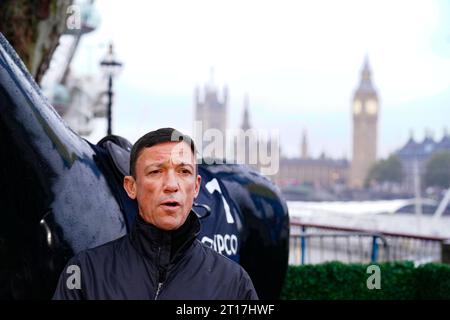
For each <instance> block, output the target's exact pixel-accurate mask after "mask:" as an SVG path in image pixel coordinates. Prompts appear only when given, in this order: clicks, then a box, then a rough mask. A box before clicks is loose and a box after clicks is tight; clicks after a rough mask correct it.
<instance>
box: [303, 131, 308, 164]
mask: <svg viewBox="0 0 450 320" xmlns="http://www.w3.org/2000/svg"><path fill="white" fill-rule="evenodd" d="M301 157H302V159H308V158H309V155H308V138H307V134H306V129H303V136H302V154H301Z"/></svg>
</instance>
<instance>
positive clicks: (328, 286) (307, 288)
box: [281, 262, 450, 300]
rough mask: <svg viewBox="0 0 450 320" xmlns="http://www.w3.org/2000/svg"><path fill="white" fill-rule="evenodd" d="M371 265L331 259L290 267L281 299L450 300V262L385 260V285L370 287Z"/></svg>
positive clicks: (382, 282) (382, 268)
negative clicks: (369, 269)
mask: <svg viewBox="0 0 450 320" xmlns="http://www.w3.org/2000/svg"><path fill="white" fill-rule="evenodd" d="M369 265H370V264H344V263H341V262H329V263H324V264H319V265H303V266H289V268H288V272H287V275H286V280H285V283H284V287H283V291H282V294H281V299H287V300H336V299H345V300H347V299H351V300H373V299H381V300H392V299H395V300H397V299H450V265H444V264H436V263H429V264H425V265H421V266H419V267H415V266H414V264H413V263H412V262H385V263H380V264H376V265H377V266H379V267H380V275H381V277H380V278H381V288H380V289H372V290H370V289H368V288H367V279H368V278H369V277H370V276H371V275H372V274H371V273H367V267H368V266H369Z"/></svg>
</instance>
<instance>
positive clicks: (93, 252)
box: [53, 211, 258, 300]
mask: <svg viewBox="0 0 450 320" xmlns="http://www.w3.org/2000/svg"><path fill="white" fill-rule="evenodd" d="M199 231H200V222H199V220H198V218H197V215H196V214H195V213H194V212H192V211H191V212H190V214H189V216H188V218H187V219H186V222H185V223H184V224H183V226H181V227H180V228H179V229H177V230H175V231H163V230H160V229H157V228H156V227H154V226H153V225H151V224H148V223H147V222H145V221H144V220H143V219H142V218H141V217H140V215H137V219H136V221H135V223H134V225H133V227H132V230H131V232H130V233H128V234H127V235H125V236H123V237H122V238H119V239H117V240H115V241H112V242H109V243H106V244H104V245H102V246H99V247H96V248H93V249H88V250H85V251H82V252H80V253H79V254H78V255H76V256H75V257H74V258H72V259H71V260H70V261H69V262H68V263H67V265H66V267H65V268H64V270H63V272H62V273H61V276H60V278H59V282H58V286H57V288H56V291H55V293H54V295H53V299H56V300H60V299H173V300H176V299H186V300H197V299H202V300H212V299H214V300H235V299H242V300H244V299H258V296H257V294H256V291H255V289H254V287H253V283H252V281H251V279H250V277H249V276H248V274H247V272H246V271H245V270H244V269H243V268H242V267H241V266H240V265H239V264H237V263H236V262H234V261H232V260H230V259H229V258H227V257H224V256H222V255H220V254H219V253H217V252H215V251H214V250H213V249H211V248H208V247H207V246H205V245H203V244H202V243H201V242H200V241H199V240H197V239H196V236H197V235H198V233H199ZM71 266H76V267H71ZM77 277H78V278H77Z"/></svg>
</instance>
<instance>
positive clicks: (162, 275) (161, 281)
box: [155, 247, 166, 300]
mask: <svg viewBox="0 0 450 320" xmlns="http://www.w3.org/2000/svg"><path fill="white" fill-rule="evenodd" d="M160 254H161V247H159V248H158V264H159V259H160ZM165 278H166V271H165V270H164V271H161V270H159V272H158V280H159V281H158V288H157V289H156V294H155V300H158V296H159V293H160V292H161V288H162V286H163V284H164V281H165Z"/></svg>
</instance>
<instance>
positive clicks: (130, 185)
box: [123, 176, 136, 199]
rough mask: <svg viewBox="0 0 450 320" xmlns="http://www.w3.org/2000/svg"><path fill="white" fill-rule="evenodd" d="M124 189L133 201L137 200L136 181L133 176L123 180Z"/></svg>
mask: <svg viewBox="0 0 450 320" xmlns="http://www.w3.org/2000/svg"><path fill="white" fill-rule="evenodd" d="M123 188H124V189H125V191H126V192H127V194H128V196H129V197H130V198H131V199H136V181H135V180H134V178H133V177H132V176H125V177H124V178H123Z"/></svg>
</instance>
